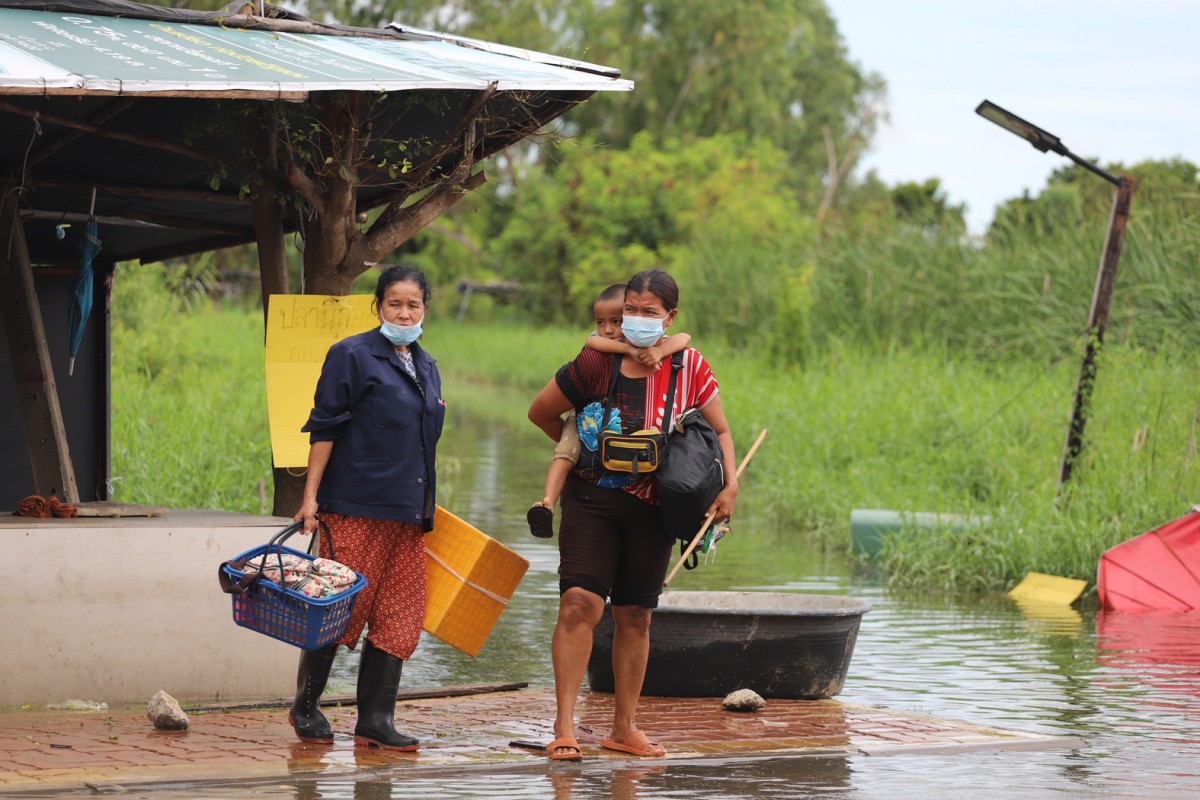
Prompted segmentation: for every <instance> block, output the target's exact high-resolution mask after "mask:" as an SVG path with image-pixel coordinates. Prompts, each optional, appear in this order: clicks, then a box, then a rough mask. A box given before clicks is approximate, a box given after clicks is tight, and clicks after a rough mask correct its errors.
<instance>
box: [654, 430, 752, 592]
mask: <svg viewBox="0 0 1200 800" xmlns="http://www.w3.org/2000/svg"><path fill="white" fill-rule="evenodd" d="M766 437H767V429H766V428H763V429H762V433H760V434H758V438H757V439H755V440H754V444H752V445H750V449H749V450H747V451H746V455H744V456H743V457H742V463H741V464H738V468H737V472H736V473H734V477H735V478H738V479H739V480H740V479H741V477H742V473H743V472H744V471H745V469H746V465H747V464H749V463H750V459H751V458H753V457H754V451H756V450H758V446H759V445H760V444H762V441H763V439H765V438H766ZM714 516H716V515H715V514H709V515H708V516H707V517H705V518H704V524H702V525H701V526H700V530H698V531H697V532H696V535H695V536H693V537H692V543H691V544H689V545H688V546H687V549H686V550H684V551H683V555H682V556H680V557H679V560H678V561H676V562H675V566H674V567H673V568H672V569H671V573H670V574H669V575H667V579H666V580H665V581H663V588H664V589H665V588H667V585H668V584H669V583H670V582H671V581H672V580H673V579H674V578H675V573H676V572H679V568H680V567H682V566H683V562H685V561H687V560H688V557H689V556H691V554H692V551H693V550H695V549H696V548H697V547H698V546H699V545H700V540H701V539H703V538H704V532H705V531H707V530H708V526H709V525H712V521H713V517H714Z"/></svg>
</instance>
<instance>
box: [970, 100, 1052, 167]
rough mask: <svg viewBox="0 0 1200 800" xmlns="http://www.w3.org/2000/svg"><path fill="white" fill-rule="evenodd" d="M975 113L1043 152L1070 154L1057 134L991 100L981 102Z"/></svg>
mask: <svg viewBox="0 0 1200 800" xmlns="http://www.w3.org/2000/svg"><path fill="white" fill-rule="evenodd" d="M975 113H976V114H978V115H979V116H981V117H983V118H984V119H987V120H991V121H992V122H994V123H996V124H997V125H999V126H1000V127H1001V128H1004V130H1006V131H1008V132H1009V133H1014V134H1016V135H1017V136H1020V137H1021V138H1022V139H1024V140H1025V141H1027V142H1029V143H1030V144H1031V145H1033V146H1034V147H1035V148H1037V149H1038V150H1040V151H1042V152H1043V153H1045V152H1046V151H1048V150H1052V151H1054V152H1055V153H1058V154H1059V155H1060V156H1067V155H1070V153H1069V151H1068V150H1067V148H1066V146H1065V145H1064V144H1063V143H1062V142H1061V141H1059V138H1058V137H1057V136H1055V135H1054V134H1052V133H1050V132H1048V131H1044V130H1042V129H1041V128H1039V127H1038V126H1037V125H1034V124H1033V123H1032V122H1026V121H1025V120H1023V119H1021V118H1020V117H1018V116H1017V115H1016V114H1014V113H1012V112H1011V111H1005V110H1004V109H1003V108H1001V107H1000V106H998V105H996V104H995V103H993V102H991V101H990V100H984V101H983V102H982V103H980V104H979V106H978V107H977V108H976V109H975Z"/></svg>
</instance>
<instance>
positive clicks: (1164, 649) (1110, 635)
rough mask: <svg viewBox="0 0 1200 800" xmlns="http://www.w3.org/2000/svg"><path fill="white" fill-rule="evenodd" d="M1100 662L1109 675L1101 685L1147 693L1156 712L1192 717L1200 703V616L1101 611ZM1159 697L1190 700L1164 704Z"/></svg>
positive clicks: (1098, 628)
mask: <svg viewBox="0 0 1200 800" xmlns="http://www.w3.org/2000/svg"><path fill="white" fill-rule="evenodd" d="M1096 661H1097V663H1098V664H1100V665H1101V666H1103V667H1106V668H1107V670H1108V671H1107V673H1106V674H1105V675H1104V676H1103V678H1102V679H1101V681H1100V682H1101V683H1102V684H1104V685H1107V686H1111V687H1120V688H1126V689H1137V688H1138V687H1141V688H1149V689H1152V690H1154V691H1150V692H1146V693H1145V694H1144V695H1143V698H1144V699H1146V700H1149V701H1152V702H1153V703H1154V704H1155V705H1156V706H1157V707H1160V708H1178V709H1179V710H1180V711H1182V712H1192V711H1194V709H1195V701H1196V700H1197V699H1200V611H1186V612H1175V611H1139V612H1129V613H1126V612H1120V611H1101V612H1100V613H1099V614H1098V615H1097V616H1096ZM1159 692H1164V693H1166V694H1170V695H1181V696H1182V697H1183V698H1186V699H1183V700H1180V699H1175V700H1173V701H1171V702H1164V701H1163V698H1162V697H1160V696H1159ZM1189 700H1190V701H1192V702H1188V701H1189Z"/></svg>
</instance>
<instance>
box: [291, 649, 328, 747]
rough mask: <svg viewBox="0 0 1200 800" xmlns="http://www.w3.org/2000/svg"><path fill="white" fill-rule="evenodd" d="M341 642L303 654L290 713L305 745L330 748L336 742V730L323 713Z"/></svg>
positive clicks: (297, 732) (294, 727) (293, 725)
mask: <svg viewBox="0 0 1200 800" xmlns="http://www.w3.org/2000/svg"><path fill="white" fill-rule="evenodd" d="M337 648H338V646H337V642H334V643H333V644H329V645H326V646H324V647H322V648H321V649H319V650H305V651H303V652H301V653H300V669H299V670H297V672H296V699H295V700H294V701H293V702H292V707H291V710H289V711H288V722H290V723H292V728H293V729H294V730H295V731H296V736H298V737H299V738H300V741H302V742H319V743H322V744H328V743H330V742H332V741H333V728H332V727H330V725H329V720H328V719H326V718H325V715H324V714H322V713H321V693H322V692H324V691H325V684H326V682H328V680H329V670H331V669H332V668H333V657H334V656H335V655H336V654H337Z"/></svg>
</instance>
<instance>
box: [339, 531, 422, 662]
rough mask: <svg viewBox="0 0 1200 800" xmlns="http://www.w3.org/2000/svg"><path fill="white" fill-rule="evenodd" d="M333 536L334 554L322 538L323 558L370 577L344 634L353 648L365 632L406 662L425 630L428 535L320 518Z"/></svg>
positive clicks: (340, 640)
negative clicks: (426, 536)
mask: <svg viewBox="0 0 1200 800" xmlns="http://www.w3.org/2000/svg"><path fill="white" fill-rule="evenodd" d="M321 519H323V520H325V522H326V524H328V525H329V531H330V535H331V536H332V537H333V555H331V554H330V553H329V552H328V550H329V548H328V545H327V544H326V542H325V537H321V555H322V556H324V557H326V558H336V560H337V561H340V562H341V563H343V564H345V565H346V566H348V567H350V568H351V569H353V570H355V571H356V572H361V573H362V574H363V576H364V577H366V579H367V585H366V588H364V589H363V590H362V591H361V592H359V593H358V597H357V598H356V599H355V601H354V609H353V611H352V612H351V613H350V622H349V624H348V625H347V626H346V633H345V635H344V636H342V638H341V639H339V640H338V641H339V642H340V643H341V644H344V645H346V647H349V648H350V649H351V650H353V649H354V648H355V646H357V645H358V640H359V637H360V636H361V635H362V631H363V628H364V627H366V629H367V638H368V639H370V640H371V644H373V645H375V646H376V647H378V648H379V649H380V650H383V651H384V652H385V653H389V654H391V655H393V656H396V657H397V658H400V659H404V660H408V659H409V658H410V657H411V656H412V654H413V652H414V651H415V650H416V649H417V643H418V641H420V638H421V629H422V628H423V627H424V626H425V533H424V531H423V530H422V529H421V526H420V525H414V524H411V523H405V522H393V521H390V520H383V519H372V518H370V517H348V516H342V515H341V514H322V515H321Z"/></svg>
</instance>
